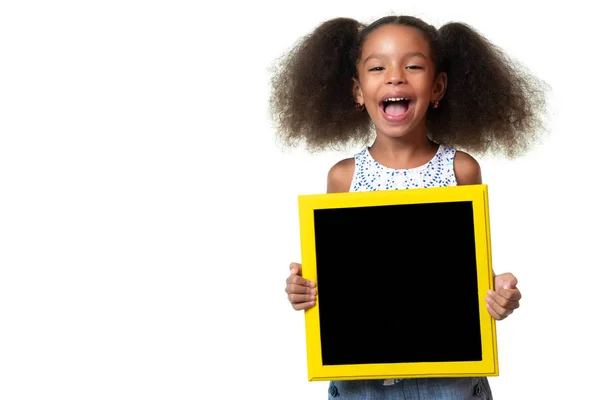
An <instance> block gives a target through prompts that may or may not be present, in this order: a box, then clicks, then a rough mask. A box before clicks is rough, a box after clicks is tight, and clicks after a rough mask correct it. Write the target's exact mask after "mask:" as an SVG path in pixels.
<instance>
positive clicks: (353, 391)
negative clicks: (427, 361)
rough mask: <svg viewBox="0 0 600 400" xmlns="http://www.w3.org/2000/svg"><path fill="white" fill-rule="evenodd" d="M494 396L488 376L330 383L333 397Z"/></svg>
mask: <svg viewBox="0 0 600 400" xmlns="http://www.w3.org/2000/svg"><path fill="white" fill-rule="evenodd" d="M392 399H394V400H409V399H410V400H468V399H474V400H492V391H491V389H490V385H489V382H488V380H487V378H485V377H482V378H480V377H473V378H420V379H402V380H398V381H397V382H396V383H395V384H393V385H389V386H385V385H384V384H383V381H382V380H356V381H353V380H344V381H331V382H330V383H329V400H392Z"/></svg>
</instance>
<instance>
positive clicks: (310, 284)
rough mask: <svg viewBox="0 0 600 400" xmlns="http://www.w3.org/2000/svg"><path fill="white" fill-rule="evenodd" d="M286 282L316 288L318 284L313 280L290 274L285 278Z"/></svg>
mask: <svg viewBox="0 0 600 400" xmlns="http://www.w3.org/2000/svg"><path fill="white" fill-rule="evenodd" d="M285 283H286V284H287V285H300V286H306V287H310V288H314V287H315V286H316V285H315V283H314V282H313V281H309V280H308V279H304V278H302V277H301V276H298V275H290V276H288V278H287V279H286V280H285Z"/></svg>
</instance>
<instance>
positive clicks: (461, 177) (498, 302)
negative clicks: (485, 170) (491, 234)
mask: <svg viewBox="0 0 600 400" xmlns="http://www.w3.org/2000/svg"><path fill="white" fill-rule="evenodd" d="M454 176H455V177H456V183H457V184H458V185H479V184H481V183H482V179H481V168H480V166H479V163H478V162H477V160H475V159H474V158H473V157H471V156H470V155H469V154H467V153H463V152H461V151H457V152H456V155H455V157H454ZM492 273H493V276H494V290H490V291H488V295H487V298H486V303H487V304H486V307H487V309H488V312H489V313H490V315H491V316H492V317H493V318H494V319H496V320H502V319H504V318H506V317H508V316H509V315H510V314H512V313H513V311H514V310H516V309H517V308H519V300H521V292H520V291H519V289H518V288H517V278H516V277H515V276H514V275H513V274H511V273H505V274H500V275H496V273H495V272H494V271H493V270H492Z"/></svg>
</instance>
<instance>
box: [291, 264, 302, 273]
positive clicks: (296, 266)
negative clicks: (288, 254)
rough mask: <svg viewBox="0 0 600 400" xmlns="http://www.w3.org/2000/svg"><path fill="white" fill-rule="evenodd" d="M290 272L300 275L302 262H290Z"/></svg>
mask: <svg viewBox="0 0 600 400" xmlns="http://www.w3.org/2000/svg"><path fill="white" fill-rule="evenodd" d="M290 273H291V274H292V275H300V276H302V264H299V263H295V262H293V263H291V264H290Z"/></svg>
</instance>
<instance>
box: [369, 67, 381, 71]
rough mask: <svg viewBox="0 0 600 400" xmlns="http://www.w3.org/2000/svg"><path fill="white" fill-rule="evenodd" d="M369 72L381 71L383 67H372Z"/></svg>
mask: <svg viewBox="0 0 600 400" xmlns="http://www.w3.org/2000/svg"><path fill="white" fill-rule="evenodd" d="M369 71H383V67H374V68H371V69H369Z"/></svg>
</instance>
